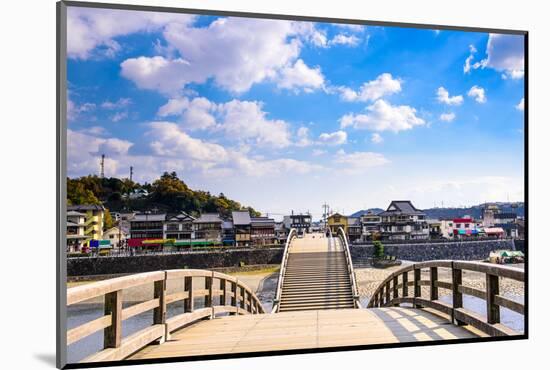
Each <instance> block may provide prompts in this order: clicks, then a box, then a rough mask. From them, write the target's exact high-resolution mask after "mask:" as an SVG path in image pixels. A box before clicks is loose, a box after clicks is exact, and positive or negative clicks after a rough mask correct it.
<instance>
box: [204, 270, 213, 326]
mask: <svg viewBox="0 0 550 370" xmlns="http://www.w3.org/2000/svg"><path fill="white" fill-rule="evenodd" d="M213 285H214V271H212V275H211V276H205V277H204V289H205V290H208V293H206V295H205V296H204V307H212V314H211V315H210V318H213V317H214V305H213V302H212V289H213Z"/></svg>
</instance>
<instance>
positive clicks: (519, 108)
mask: <svg viewBox="0 0 550 370" xmlns="http://www.w3.org/2000/svg"><path fill="white" fill-rule="evenodd" d="M516 109H517V110H519V111H522V112H523V111H524V110H525V102H524V98H521V100H520V101H519V103H518V105H516Z"/></svg>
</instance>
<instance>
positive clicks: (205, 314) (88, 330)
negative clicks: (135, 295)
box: [67, 269, 265, 362]
mask: <svg viewBox="0 0 550 370" xmlns="http://www.w3.org/2000/svg"><path fill="white" fill-rule="evenodd" d="M172 280H179V281H180V282H181V283H183V289H175V292H173V293H170V294H168V293H169V290H168V289H167V282H168V281H172ZM148 284H153V299H150V300H148V301H145V302H141V303H137V304H133V305H131V306H127V307H123V299H122V295H123V291H124V290H127V289H129V288H134V287H143V288H144V289H145V286H146V285H148ZM198 288H199V289H198ZM200 288H202V289H200ZM97 297H104V315H103V316H101V317H99V318H97V319H95V320H91V321H88V322H86V323H84V324H81V325H80V326H77V327H75V328H72V329H70V330H68V331H67V345H70V344H72V343H74V342H76V341H79V340H81V339H82V338H85V337H87V336H89V335H91V334H93V333H95V332H98V331H101V330H103V350H102V351H100V352H98V353H95V354H93V355H91V356H89V357H87V358H85V359H84V360H83V361H82V362H96V361H117V360H122V359H125V358H126V357H128V356H129V355H131V354H132V353H134V352H136V351H138V350H139V349H141V348H143V347H145V346H147V345H148V344H150V343H153V342H159V343H163V342H164V341H165V340H167V339H169V338H170V334H171V333H173V332H174V331H176V330H178V329H180V328H182V327H184V326H187V325H190V324H193V323H195V322H197V321H199V320H202V319H205V318H214V317H216V315H219V314H222V313H229V314H232V315H237V314H241V315H242V314H263V313H265V312H264V309H263V307H262V305H261V303H260V301H259V299H258V297H257V296H256V295H255V294H254V292H252V291H251V290H250V288H248V287H247V286H246V285H244V284H242V283H241V282H240V281H239V280H238V279H237V278H235V277H233V276H229V275H225V274H222V273H219V272H214V271H207V270H188V269H185V270H166V271H155V272H146V273H140V274H135V275H129V276H124V277H120V278H115V279H108V280H103V281H99V282H95V283H91V284H87V285H81V286H78V287H74V288H70V289H68V290H67V306H71V305H74V304H78V303H83V302H85V301H87V300H90V299H94V298H97ZM199 297H201V298H203V299H204V304H203V305H202V307H200V308H195V299H196V298H199ZM180 301H183V306H184V307H183V313H181V314H178V315H175V316H173V317H167V316H168V315H167V306H168V305H170V304H173V303H175V302H180ZM151 310H152V311H153V322H152V324H151V326H149V327H147V328H145V329H143V330H140V331H138V332H136V333H134V334H131V335H129V336H127V337H124V338H123V337H122V326H123V322H124V321H125V320H127V319H129V318H131V317H134V316H136V315H139V314H142V313H144V312H147V311H151Z"/></svg>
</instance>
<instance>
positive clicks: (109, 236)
mask: <svg viewBox="0 0 550 370" xmlns="http://www.w3.org/2000/svg"><path fill="white" fill-rule="evenodd" d="M127 238H128V231H127V230H125V229H124V228H121V227H118V226H114V227H111V228H110V229H109V230H106V231H105V232H103V236H102V237H101V239H103V240H108V241H109V244H110V245H111V247H112V248H120V247H122V246H123V245H124V244H125V242H126V239H127Z"/></svg>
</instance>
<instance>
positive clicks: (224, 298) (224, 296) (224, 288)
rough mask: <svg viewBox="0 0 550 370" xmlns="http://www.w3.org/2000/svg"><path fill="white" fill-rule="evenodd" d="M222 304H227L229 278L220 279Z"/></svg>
mask: <svg viewBox="0 0 550 370" xmlns="http://www.w3.org/2000/svg"><path fill="white" fill-rule="evenodd" d="M220 290H221V291H222V292H221V294H220V306H225V305H226V304H227V280H225V279H220Z"/></svg>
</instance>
